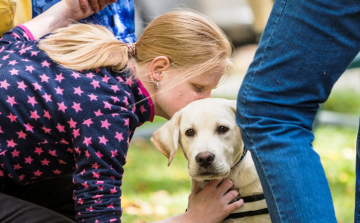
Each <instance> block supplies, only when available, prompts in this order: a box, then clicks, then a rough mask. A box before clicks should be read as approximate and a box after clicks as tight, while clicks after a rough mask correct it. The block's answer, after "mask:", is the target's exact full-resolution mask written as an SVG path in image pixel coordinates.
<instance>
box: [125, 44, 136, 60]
mask: <svg viewBox="0 0 360 223" xmlns="http://www.w3.org/2000/svg"><path fill="white" fill-rule="evenodd" d="M126 45H127V48H128V55H129V57H133V56H134V55H135V54H136V50H135V43H127V44H126Z"/></svg>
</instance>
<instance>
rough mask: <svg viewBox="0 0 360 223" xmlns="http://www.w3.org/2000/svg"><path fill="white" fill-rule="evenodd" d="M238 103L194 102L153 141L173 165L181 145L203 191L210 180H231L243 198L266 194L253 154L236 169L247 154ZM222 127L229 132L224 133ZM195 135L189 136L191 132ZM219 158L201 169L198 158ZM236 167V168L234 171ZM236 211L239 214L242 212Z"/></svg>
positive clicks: (246, 222)
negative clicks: (210, 155)
mask: <svg viewBox="0 0 360 223" xmlns="http://www.w3.org/2000/svg"><path fill="white" fill-rule="evenodd" d="M235 111H236V101H233V100H226V99H220V98H209V99H202V100H198V101H194V102H192V103H190V104H189V105H187V106H186V107H185V108H183V109H181V110H180V111H178V112H176V113H175V114H174V115H173V117H172V118H171V119H170V120H169V121H168V122H166V123H165V124H164V125H163V126H162V127H160V128H159V129H158V130H157V131H155V132H154V134H153V136H152V138H151V141H152V143H153V144H154V145H155V147H156V148H157V149H158V150H159V151H160V152H161V153H163V154H164V155H165V156H166V157H167V158H168V160H169V161H168V165H170V163H171V162H172V160H173V158H174V156H175V154H176V151H177V148H178V145H179V144H180V146H181V148H182V150H183V152H184V155H185V157H186V158H187V160H188V169H189V174H190V176H191V180H192V183H191V185H192V186H193V185H194V183H195V182H198V183H199V185H200V186H201V187H202V188H203V187H205V185H206V184H207V181H208V180H212V179H224V178H227V179H231V180H232V181H233V183H234V188H235V189H238V190H239V193H240V196H242V197H245V196H250V195H257V194H262V193H263V189H262V187H261V184H260V180H259V177H258V174H257V172H256V169H255V166H254V163H253V160H252V157H251V153H250V151H248V152H247V154H246V156H245V157H244V158H243V160H242V161H241V162H240V163H239V164H238V165H236V166H235V164H236V163H237V161H238V160H239V159H240V157H241V154H242V152H243V142H242V138H241V134H240V129H239V127H238V126H237V124H236V122H235ZM220 126H225V127H227V128H228V131H226V132H224V133H221V131H219V127H220ZM189 129H193V130H194V132H195V134H194V135H193V136H190V137H189V136H187V135H186V134H185V133H186V131H187V130H189ZM205 151H207V152H210V153H213V154H214V155H215V158H214V160H213V162H212V163H211V165H210V166H209V167H207V168H204V167H201V166H199V164H198V163H197V162H196V160H195V157H196V155H197V154H199V153H201V152H205ZM234 166H235V167H234ZM244 207H245V205H244V206H243V207H241V208H240V209H238V210H236V211H235V212H239V211H240V210H241V209H242V208H244ZM223 222H226V223H230V222H242V223H255V222H256V223H268V222H271V220H270V216H269V214H263V215H257V216H252V217H245V218H238V219H228V220H225V221H223Z"/></svg>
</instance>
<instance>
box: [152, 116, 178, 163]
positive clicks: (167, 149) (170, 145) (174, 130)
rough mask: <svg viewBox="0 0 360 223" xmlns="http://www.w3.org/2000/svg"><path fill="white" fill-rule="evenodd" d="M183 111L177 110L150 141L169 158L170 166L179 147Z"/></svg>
mask: <svg viewBox="0 0 360 223" xmlns="http://www.w3.org/2000/svg"><path fill="white" fill-rule="evenodd" d="M180 120H181V112H176V113H175V114H174V115H173V117H172V118H171V119H170V120H169V121H168V122H166V123H165V124H164V125H163V126H161V127H160V128H159V129H158V130H156V131H155V132H154V134H153V135H152V137H151V139H150V141H151V142H152V143H153V144H154V145H155V147H156V148H157V149H158V150H159V151H160V152H161V153H162V154H164V155H165V156H166V157H167V158H168V160H169V161H168V166H170V164H171V162H172V160H173V159H174V156H175V154H176V151H177V149H178V147H179V136H180Z"/></svg>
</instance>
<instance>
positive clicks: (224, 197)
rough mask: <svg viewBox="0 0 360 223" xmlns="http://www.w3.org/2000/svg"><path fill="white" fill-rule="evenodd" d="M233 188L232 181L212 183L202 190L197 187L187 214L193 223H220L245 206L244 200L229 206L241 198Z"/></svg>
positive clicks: (190, 199)
mask: <svg viewBox="0 0 360 223" xmlns="http://www.w3.org/2000/svg"><path fill="white" fill-rule="evenodd" d="M232 186H233V182H232V181H231V180H224V181H221V180H213V181H210V182H209V183H208V185H207V186H206V187H205V188H204V189H202V190H201V189H200V188H199V187H198V186H197V185H195V187H194V189H193V190H192V192H191V194H190V196H189V207H188V210H187V214H188V215H190V216H191V219H193V220H194V221H193V222H209V223H212V222H214V223H218V222H220V221H222V220H223V219H224V218H226V217H227V216H228V215H229V214H231V213H232V212H233V211H235V210H236V209H238V208H240V207H241V206H243V205H244V200H243V199H240V200H238V201H235V202H233V203H231V204H229V203H230V202H231V201H233V200H234V199H235V198H236V197H237V196H239V192H238V191H237V190H231V188H232Z"/></svg>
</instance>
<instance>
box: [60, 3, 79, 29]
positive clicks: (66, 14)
mask: <svg viewBox="0 0 360 223" xmlns="http://www.w3.org/2000/svg"><path fill="white" fill-rule="evenodd" d="M58 4H60V6H59V11H60V17H61V18H62V19H61V20H60V21H62V22H64V24H63V26H67V25H69V24H70V23H71V22H72V21H77V19H76V18H75V16H74V14H73V13H71V9H70V8H69V6H68V5H67V4H66V1H60V2H59V3H58Z"/></svg>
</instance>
